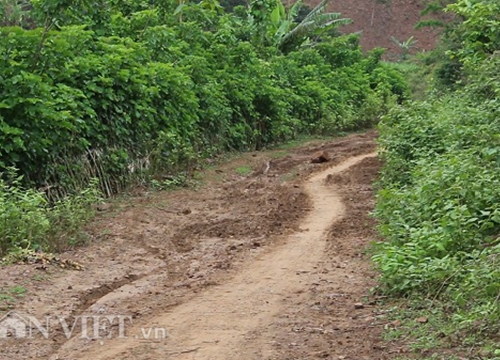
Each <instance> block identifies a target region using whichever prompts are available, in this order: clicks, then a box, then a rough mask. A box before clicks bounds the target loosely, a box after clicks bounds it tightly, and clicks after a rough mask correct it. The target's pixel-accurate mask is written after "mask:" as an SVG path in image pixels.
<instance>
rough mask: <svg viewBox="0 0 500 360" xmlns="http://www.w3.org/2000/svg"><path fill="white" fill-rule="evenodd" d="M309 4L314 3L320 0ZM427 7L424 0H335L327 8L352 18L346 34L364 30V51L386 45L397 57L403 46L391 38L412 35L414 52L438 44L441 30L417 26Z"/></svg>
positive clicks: (393, 58) (312, 0)
mask: <svg viewBox="0 0 500 360" xmlns="http://www.w3.org/2000/svg"><path fill="white" fill-rule="evenodd" d="M306 3H307V4H308V5H309V6H315V5H317V4H318V3H319V0H309V1H306ZM424 7H425V1H421V0H347V1H332V2H331V3H330V4H329V6H328V9H329V11H332V12H339V13H341V14H342V17H347V18H350V19H352V20H353V23H352V24H350V25H348V26H345V27H342V28H341V30H342V32H344V33H352V32H358V31H361V46H362V48H363V49H364V50H365V51H367V50H370V49H373V48H375V47H383V48H387V49H388V54H387V55H388V57H389V58H390V59H392V60H397V59H398V58H399V55H401V49H400V48H399V47H398V45H396V43H395V42H394V41H393V40H392V39H391V37H395V38H396V39H397V40H398V41H400V42H404V41H406V40H407V39H408V38H410V37H411V36H413V37H414V40H417V43H416V44H415V46H416V48H414V49H412V52H414V51H416V50H420V51H426V50H431V49H433V48H434V46H435V45H436V40H437V37H438V34H439V30H436V29H432V28H422V29H418V30H416V29H415V25H416V24H417V23H418V21H419V20H420V12H421V11H422V10H423V9H424Z"/></svg>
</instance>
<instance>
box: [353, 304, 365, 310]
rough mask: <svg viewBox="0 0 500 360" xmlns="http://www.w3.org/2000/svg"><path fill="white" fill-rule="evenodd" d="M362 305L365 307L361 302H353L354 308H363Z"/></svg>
mask: <svg viewBox="0 0 500 360" xmlns="http://www.w3.org/2000/svg"><path fill="white" fill-rule="evenodd" d="M364 307H365V304H363V303H356V304H354V308H355V309H364Z"/></svg>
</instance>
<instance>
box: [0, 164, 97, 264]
mask: <svg viewBox="0 0 500 360" xmlns="http://www.w3.org/2000/svg"><path fill="white" fill-rule="evenodd" d="M15 173H16V169H10V171H9V172H8V173H7V174H6V175H7V176H6V177H7V178H8V180H7V181H6V180H3V179H0V224H1V226H0V239H2V241H0V255H1V254H5V253H6V252H8V251H10V250H13V249H25V248H35V249H43V250H48V251H51V250H52V251H53V250H57V251H60V250H65V249H66V248H68V247H69V246H73V245H75V244H78V243H79V242H81V241H83V240H84V233H83V232H82V227H83V226H84V225H85V224H86V223H87V222H88V221H89V220H90V219H92V218H93V215H94V211H93V205H94V204H96V203H97V202H98V201H99V200H100V198H101V197H100V193H99V191H98V190H97V187H96V183H95V182H93V183H91V184H90V186H89V187H88V188H87V189H85V190H84V191H82V192H81V193H80V194H78V195H75V196H72V197H71V198H68V199H63V200H59V201H57V202H56V203H54V204H50V203H49V200H48V198H47V196H46V194H45V193H44V192H42V191H38V190H35V189H25V188H23V186H22V185H21V180H22V179H21V177H18V176H17V175H15ZM3 175H5V174H3Z"/></svg>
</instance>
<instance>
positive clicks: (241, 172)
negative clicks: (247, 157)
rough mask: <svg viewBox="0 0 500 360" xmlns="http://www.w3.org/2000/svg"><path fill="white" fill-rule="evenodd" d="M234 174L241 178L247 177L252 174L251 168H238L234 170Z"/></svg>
mask: <svg viewBox="0 0 500 360" xmlns="http://www.w3.org/2000/svg"><path fill="white" fill-rule="evenodd" d="M234 171H235V172H236V174H238V175H241V176H247V175H250V174H251V173H252V171H253V170H252V168H251V167H250V166H245V165H243V166H238V167H237V168H236V169H234Z"/></svg>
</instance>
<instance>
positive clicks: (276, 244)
mask: <svg viewBox="0 0 500 360" xmlns="http://www.w3.org/2000/svg"><path fill="white" fill-rule="evenodd" d="M374 136H375V134H374V133H373V132H368V133H365V134H356V135H351V136H349V137H346V138H341V139H338V140H334V141H331V142H328V143H315V144H309V145H306V146H302V147H298V148H295V149H292V150H289V151H287V153H286V154H285V155H283V154H281V153H280V155H279V157H278V156H276V155H273V154H264V153H257V154H250V155H248V156H247V157H246V158H244V159H240V160H236V163H232V164H230V165H228V166H227V167H225V168H224V167H222V168H221V169H222V170H221V169H218V172H217V173H218V174H220V173H221V172H222V173H223V174H225V175H227V176H226V177H225V178H224V179H223V181H214V182H213V183H210V182H209V183H208V184H207V186H205V187H203V188H201V189H200V190H199V191H193V190H182V191H177V192H173V193H170V194H152V195H151V194H149V195H148V194H143V196H142V197H140V198H137V199H134V200H133V201H132V202H131V203H130V204H129V205H128V206H127V207H126V208H124V209H116V208H115V209H114V210H115V213H114V215H113V216H109V215H108V216H103V217H101V219H100V220H99V221H98V222H96V224H95V225H94V226H95V227H94V228H93V229H92V231H93V233H94V234H101V235H100V236H99V237H98V241H99V242H98V243H97V240H96V243H94V244H92V245H90V246H89V247H87V248H84V249H79V250H77V251H74V252H73V253H69V254H66V255H67V256H69V257H72V258H74V259H76V260H78V261H80V262H83V263H84V265H85V266H86V269H87V270H86V271H85V272H83V273H80V272H78V273H77V272H62V271H58V270H56V269H52V270H51V271H52V272H50V273H49V274H48V276H47V279H46V280H44V281H42V282H41V283H39V284H35V285H33V284H31V283H29V281H28V279H27V278H29V277H30V276H32V275H33V271H34V270H32V269H31V270H30V269H28V270H26V268H21V267H18V266H14V267H12V268H10V269H8V271H9V273H8V274H7V275H8V277H9V278H6V279H4V280H3V285H4V284H6V283H8V282H9V280H10V281H12V280H18V281H19V280H23V279H24V281H25V282H26V283H27V284H28V285H27V286H28V288H29V290H30V291H29V293H32V294H33V295H32V296H30V297H27V298H26V300H25V301H23V302H21V303H20V304H19V305H18V309H16V310H18V311H20V312H26V313H29V314H32V315H35V316H42V315H47V314H57V315H59V316H61V315H62V316H75V315H82V314H86V315H92V314H128V315H131V316H132V318H133V323H132V324H129V325H128V326H127V329H126V331H127V334H131V337H129V338H127V339H119V338H116V337H113V336H110V338H109V339H106V338H104V339H102V340H92V339H81V338H80V337H78V336H75V337H73V338H71V339H70V340H67V339H65V338H64V337H63V336H62V333H61V329H55V333H54V334H53V336H52V339H51V340H50V341H46V340H44V339H34V340H33V341H31V343H30V347H29V348H28V347H26V346H23V344H21V343H20V342H19V341H14V340H13V339H11V340H10V341H9V347H8V348H5V347H4V348H2V349H1V350H0V358H5V359H7V358H8V359H17V358H19V359H25V358H50V359H279V358H283V359H285V358H287V359H288V358H290V359H291V358H296V359H305V358H316V357H315V356H316V355H311V354H316V353H317V354H319V355H318V357H319V358H332V359H333V358H336V357H329V356H330V355H331V354H333V353H334V351H333V350H332V346H334V347H335V348H336V349H337V350H336V351H339V349H341V348H342V346H344V347H348V348H350V347H352V344H348V342H347V343H345V344H344V345H342V346H339V344H337V343H336V344H333V341H325V336H322V337H321V338H322V340H321V341H319V342H316V341H315V340H314V335H312V336H311V334H307V332H301V331H292V333H290V331H291V330H290V329H292V330H293V329H295V328H297V324H299V323H301V324H303V323H304V322H305V323H308V322H309V323H310V322H311V321H313V320H314V321H313V322H315V321H317V316H318V315H322V316H324V315H325V314H320V313H318V312H315V310H311V308H314V306H316V305H314V306H312V307H311V306H309V303H310V302H311V301H312V302H313V304H317V303H321V302H322V301H320V302H318V301H316V299H317V298H320V297H323V296H330V295H325V292H330V291H332V286H334V285H335V286H336V285H339V286H343V287H344V289H343V294H342V299H348V301H347V300H346V301H344V303H342V302H340V303H338V304H335V305H332V306H336V307H338V308H339V309H344V310H345V312H344V314H343V315H342V314H340V315H339V314H337V315H336V316H337V320H336V321H337V324H343V326H344V328H345V329H347V330H346V332H350V331H352V329H351V327H352V326H354V327H356V326H358V324H354V323H355V322H356V321H354V322H353V321H351V320H352V316H351V315H350V314H349V311H350V310H348V308H349V309H350V308H351V306H352V301H355V300H360V298H361V296H362V295H363V294H366V292H367V290H368V288H369V285H370V283H371V280H370V279H369V278H370V277H373V276H372V275H371V273H370V271H369V264H367V262H366V260H360V251H361V252H362V249H359V251H357V250H356V251H355V253H356V254H355V255H352V254H350V252H351V251H352V250H353V249H354V248H357V247H358V245H359V247H361V248H362V247H364V245H366V242H367V241H369V238H368V236H370V235H371V234H370V232H371V227H372V224H371V223H370V221H369V220H367V213H368V211H369V210H370V207H371V206H373V203H372V199H373V193H372V189H371V182H372V181H373V180H374V177H375V176H376V171H377V168H378V163H377V162H376V161H375V159H374V157H375V155H376V154H375V153H374V150H375V144H374V141H373V138H374ZM318 150H327V151H329V152H330V153H331V154H332V155H333V159H332V161H331V163H328V164H323V165H313V164H310V162H309V161H308V160H309V157H310V156H311V154H313V153H314V152H315V151H318ZM252 155H254V156H252ZM269 156H270V157H269ZM374 161H375V162H374ZM238 162H241V163H242V164H245V165H248V164H250V165H251V166H252V167H253V168H254V169H255V171H254V172H253V173H252V174H250V175H247V176H238V175H235V174H234V166H238V165H239V163H238ZM363 164H365V165H368V168H367V169H368V170H367V171H365V172H364V173H363V171H362V169H363ZM231 166H233V167H232V168H231ZM260 167H266V170H268V171H264V172H262V171H260V170H259V168H260ZM360 169H361V170H360ZM353 171H354V172H353ZM360 171H361V173H359V172H360ZM353 174H354V175H353ZM358 180H360V181H358ZM360 192H361V193H362V194H363V198H362V199H360V204H361V205H360V207H359V209H358V210H355V209H354V210H353V214H354V215H355V216H354V217H355V218H356V220H355V222H361V221H362V222H363V224H365V225H364V226H363V225H361V224H360V228H361V229H364V230H363V231H361V232H362V234H357V235H356V234H355V231H354V233H353V231H352V230H353V229H354V230H355V229H356V226H352V222H351V223H349V224H350V225H351V226H345V225H346V223H345V221H346V219H348V218H349V217H350V215H351V213H350V210H352V204H351V203H350V202H352V201H353V197H356V195H354V194H356V193H358V194H359V193H360ZM356 211H357V212H356ZM367 222H368V225H366V224H367ZM332 224H339V227H338V229H337V230H335V226H337V225H334V227H333V228H332ZM365 227H366V229H365ZM365 230H366V231H365ZM353 236H356V237H357V240H353V239H352V237H353ZM332 240H334V241H335V242H332ZM346 241H347V242H346ZM351 241H352V242H353V243H355V244H356V241H358V242H359V244H356V245H355V246H354V247H352V246H351ZM335 252H336V253H337V254H336V255H335V256H336V258H331V256H330V255H331V254H333V253H335ZM329 254H330V255H329ZM342 256H344V257H342ZM329 257H330V258H329ZM332 268H337V273H335V272H332V273H331V274H330V275H326V277H327V278H328V281H327V282H326V283H321V282H322V281H323V280H324V279H318V276H319V277H320V278H321V277H322V278H325V274H327V273H328V272H329V271H331V270H332ZM350 268H352V269H351V270H350ZM353 269H354V270H355V271H354V270H353ZM2 271H6V270H5V269H2ZM356 272H358V273H359V274H357V275H356V274H355V275H354V276H353V275H352V273H356ZM346 279H347V280H346ZM30 284H31V285H30ZM325 284H326V285H325ZM328 284H330V285H331V286H329V285H328ZM332 284H333V285H332ZM349 291H351V294H350V295H349ZM328 299H330V300H331V299H332V298H331V297H330V298H328ZM351 300H352V301H351ZM330 303H332V301H330ZM311 311H313V313H311ZM358 315H359V314H358ZM284 316H285V317H284ZM368 316H369V314H367V315H366V316H364V317H363V316H362V318H366V317H368ZM284 319H286V320H284ZM332 321H333V320H332ZM362 325H363V324H362ZM324 326H325V322H324V321H323V322H322V323H321V324H315V325H314V324H312V323H310V324H309V325H307V326H302V327H299V328H316V329H317V328H323V327H324ZM145 328H146V329H147V328H153V329H157V328H162V329H165V330H166V334H167V337H166V338H165V339H157V340H153V341H149V340H148V341H146V340H140V339H137V338H134V336H133V334H141V329H145ZM332 328H335V326H333V327H332ZM337 328H338V327H337ZM339 329H340V328H339ZM100 330H101V331H104V332H105V333H106V332H108V334H112V332H113V331H115V332H116V328H115V329H113V328H108V329H100ZM327 330H328V329H327ZM327 330H325V331H327ZM365 330H366V326H365ZM332 331H333V330H332ZM340 331H341V332H342V329H340ZM105 333H104V335H105ZM324 334H325V333H323V335H324ZM100 335H103V333H102V332H101V333H100ZM297 335H298V336H299V338H297V339H296V340H295V341H292V342H290V341H289V340H290V339H291V338H292V337H296V336H297ZM306 335H307V336H306ZM344 335H345V334H344ZM301 336H302V337H301ZM341 336H342V335H341ZM373 336H375V337H374V338H373V341H372V340H370V343H372V342H376V341H377V339H376V337H377V336H376V335H373ZM309 340H312V341H311V342H310V344H313V345H314V346H313V348H309V344H307V343H308V341H309ZM290 344H291V345H290ZM301 351H302V354H303V355H300V356H299V355H297V354H299V353H301ZM340 351H341V353H348V352H349V351H348V349H347V348H346V349H344V350H340ZM363 351H364V352H369V351H371V350H370V346H368V348H366V349H364V350H363ZM306 354H307V355H306ZM325 354H326V355H325ZM344 358H346V359H347V358H348V357H345V356H344ZM355 358H356V357H354V359H355Z"/></svg>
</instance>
